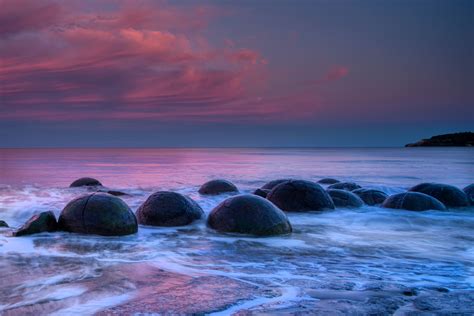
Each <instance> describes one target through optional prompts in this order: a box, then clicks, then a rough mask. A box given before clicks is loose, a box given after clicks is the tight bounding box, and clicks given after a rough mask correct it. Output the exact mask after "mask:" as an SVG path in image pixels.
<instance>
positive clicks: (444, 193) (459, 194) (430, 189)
mask: <svg viewBox="0 0 474 316" xmlns="http://www.w3.org/2000/svg"><path fill="white" fill-rule="evenodd" d="M409 191H412V192H420V193H424V194H428V195H430V196H432V197H434V198H436V199H438V200H439V201H441V202H442V203H443V204H444V205H445V206H447V207H463V206H469V200H468V197H467V195H466V193H464V192H463V191H462V190H460V189H458V188H456V187H455V186H452V185H449V184H442V183H420V184H418V185H415V186H414V187H412V188H411V189H410V190H409Z"/></svg>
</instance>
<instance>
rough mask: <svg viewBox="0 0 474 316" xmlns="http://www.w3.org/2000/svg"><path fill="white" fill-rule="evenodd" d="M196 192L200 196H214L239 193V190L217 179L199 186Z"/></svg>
mask: <svg viewBox="0 0 474 316" xmlns="http://www.w3.org/2000/svg"><path fill="white" fill-rule="evenodd" d="M198 192H199V193H201V194H208V195H215V194H221V193H227V192H239V190H238V189H237V187H236V186H235V185H234V184H233V183H232V182H229V181H227V180H222V179H217V180H211V181H208V182H206V183H204V184H203V185H201V187H200V188H199V191H198Z"/></svg>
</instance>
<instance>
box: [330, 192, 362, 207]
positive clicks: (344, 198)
mask: <svg viewBox="0 0 474 316" xmlns="http://www.w3.org/2000/svg"><path fill="white" fill-rule="evenodd" d="M327 192H328V194H329V196H330V197H331V199H332V201H333V202H334V205H336V207H347V208H356V207H361V206H363V205H364V201H362V199H361V198H360V197H359V196H357V195H355V194H354V193H352V192H350V191H346V190H338V189H331V190H328V191H327Z"/></svg>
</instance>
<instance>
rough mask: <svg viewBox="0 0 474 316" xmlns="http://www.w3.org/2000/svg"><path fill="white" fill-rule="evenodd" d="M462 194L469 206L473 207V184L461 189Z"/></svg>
mask: <svg viewBox="0 0 474 316" xmlns="http://www.w3.org/2000/svg"><path fill="white" fill-rule="evenodd" d="M463 191H464V193H466V195H467V199H468V200H469V203H470V204H471V205H474V183H473V184H470V185H468V186H467V187H465V188H464V189H463Z"/></svg>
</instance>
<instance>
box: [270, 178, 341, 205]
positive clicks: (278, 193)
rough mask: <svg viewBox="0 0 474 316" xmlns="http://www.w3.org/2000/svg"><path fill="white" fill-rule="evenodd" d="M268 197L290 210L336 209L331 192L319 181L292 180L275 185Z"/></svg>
mask: <svg viewBox="0 0 474 316" xmlns="http://www.w3.org/2000/svg"><path fill="white" fill-rule="evenodd" d="M267 199H268V200H269V201H271V202H272V203H273V204H275V205H276V206H278V207H279V208H280V209H282V210H284V211H288V212H305V211H322V210H325V209H334V208H335V206H334V203H333V201H332V199H331V197H330V196H329V194H328V193H327V192H326V191H325V190H324V189H323V188H322V187H321V186H320V185H319V184H317V183H314V182H311V181H306V180H290V181H286V182H283V183H280V184H279V185H277V186H276V187H274V188H273V189H272V190H271V191H270V193H269V194H268V196H267Z"/></svg>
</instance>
